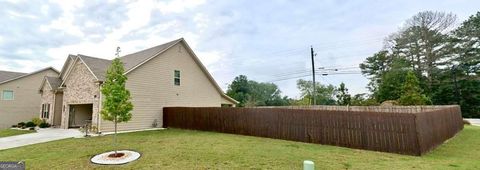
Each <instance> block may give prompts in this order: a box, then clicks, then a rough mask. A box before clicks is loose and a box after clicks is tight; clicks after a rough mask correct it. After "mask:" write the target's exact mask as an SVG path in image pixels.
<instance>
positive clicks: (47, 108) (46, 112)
mask: <svg viewBox="0 0 480 170" xmlns="http://www.w3.org/2000/svg"><path fill="white" fill-rule="evenodd" d="M41 117H42V118H44V119H48V118H49V117H50V104H42V115H41Z"/></svg>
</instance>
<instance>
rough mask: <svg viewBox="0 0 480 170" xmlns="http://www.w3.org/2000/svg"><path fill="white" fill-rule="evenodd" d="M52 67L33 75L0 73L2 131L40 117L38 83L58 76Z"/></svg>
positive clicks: (0, 119)
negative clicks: (47, 77)
mask: <svg viewBox="0 0 480 170" xmlns="http://www.w3.org/2000/svg"><path fill="white" fill-rule="evenodd" d="M58 74H59V72H58V71H57V70H55V69H53V68H51V67H48V68H45V69H41V70H38V71H35V72H32V73H19V72H10V71H0V129H1V128H7V127H10V126H12V125H15V124H17V123H18V122H23V121H29V120H32V118H34V117H37V116H38V110H39V109H40V95H39V94H38V83H39V82H41V81H42V79H43V78H44V77H45V76H58Z"/></svg>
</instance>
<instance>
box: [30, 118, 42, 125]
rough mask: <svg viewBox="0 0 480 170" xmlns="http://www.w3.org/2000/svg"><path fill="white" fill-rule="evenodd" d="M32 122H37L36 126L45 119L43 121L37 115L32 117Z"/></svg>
mask: <svg viewBox="0 0 480 170" xmlns="http://www.w3.org/2000/svg"><path fill="white" fill-rule="evenodd" d="M32 122H33V123H35V126H38V125H40V124H41V123H43V122H44V121H43V120H42V119H40V118H38V117H36V118H33V119H32Z"/></svg>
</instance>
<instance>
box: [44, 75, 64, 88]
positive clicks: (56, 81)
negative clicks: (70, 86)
mask: <svg viewBox="0 0 480 170" xmlns="http://www.w3.org/2000/svg"><path fill="white" fill-rule="evenodd" d="M45 80H46V81H47V82H48V84H50V87H52V90H58V87H60V84H62V80H61V79H60V78H58V77H49V76H46V77H45Z"/></svg>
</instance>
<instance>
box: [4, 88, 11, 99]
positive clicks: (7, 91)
mask: <svg viewBox="0 0 480 170" xmlns="http://www.w3.org/2000/svg"><path fill="white" fill-rule="evenodd" d="M2 99H3V100H13V91H12V90H3V93H2Z"/></svg>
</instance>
